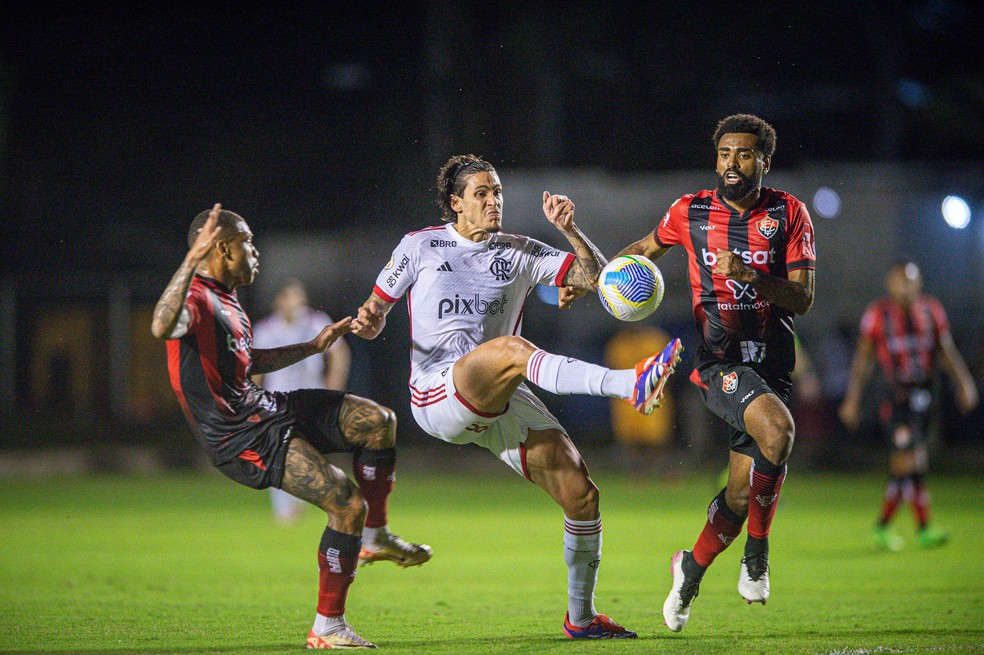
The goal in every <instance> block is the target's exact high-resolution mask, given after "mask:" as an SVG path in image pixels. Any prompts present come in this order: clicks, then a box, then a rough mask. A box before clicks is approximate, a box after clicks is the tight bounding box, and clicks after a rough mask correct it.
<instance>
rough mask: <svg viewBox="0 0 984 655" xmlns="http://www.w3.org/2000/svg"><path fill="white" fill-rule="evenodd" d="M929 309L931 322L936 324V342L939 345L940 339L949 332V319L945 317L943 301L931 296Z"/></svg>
mask: <svg viewBox="0 0 984 655" xmlns="http://www.w3.org/2000/svg"><path fill="white" fill-rule="evenodd" d="M929 310H930V313H931V314H932V316H933V323H934V324H935V325H936V342H937V345H939V342H940V339H941V338H942V337H944V336H946V335H948V334H950V319H949V318H947V315H946V310H945V309H943V303H941V302H940V301H939V300H937V299H936V298H931V299H930V302H929Z"/></svg>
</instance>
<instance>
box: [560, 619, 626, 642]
mask: <svg viewBox="0 0 984 655" xmlns="http://www.w3.org/2000/svg"><path fill="white" fill-rule="evenodd" d="M564 635H565V636H566V637H567V638H568V639H637V638H638V637H639V635H637V634H636V633H634V632H632V631H631V630H626V629H625V628H623V627H622V626H620V625H619V624H617V623H615V621H612V620H611V619H610V618H608V617H607V616H605V615H604V614H596V615H595V617H594V618H593V619H592V620H591V623H589V624H588V625H586V626H584V627H583V628H579V627H578V626H576V625H574V624H573V623H571V619H570V614H566V615H564Z"/></svg>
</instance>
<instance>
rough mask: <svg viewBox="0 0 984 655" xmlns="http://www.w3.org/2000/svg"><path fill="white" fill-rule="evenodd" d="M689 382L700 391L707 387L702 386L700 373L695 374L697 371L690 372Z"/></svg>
mask: <svg viewBox="0 0 984 655" xmlns="http://www.w3.org/2000/svg"><path fill="white" fill-rule="evenodd" d="M690 381H691V382H693V383H694V384H696V385H697V386H698V387H700V388H701V389H706V388H707V385H706V384H704V381H703V380H701V379H700V373H698V372H697V369H694V370H692V371H690Z"/></svg>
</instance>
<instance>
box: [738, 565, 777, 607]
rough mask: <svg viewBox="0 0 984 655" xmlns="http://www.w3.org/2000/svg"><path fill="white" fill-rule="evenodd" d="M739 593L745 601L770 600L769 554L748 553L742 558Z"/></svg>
mask: <svg viewBox="0 0 984 655" xmlns="http://www.w3.org/2000/svg"><path fill="white" fill-rule="evenodd" d="M738 593H739V594H741V597H742V598H744V599H745V602H746V603H748V604H749V605H751V604H752V603H762V604H763V605H765V601H767V600H769V556H768V555H764V554H763V555H746V556H745V557H742V558H741V571H740V572H739V573H738Z"/></svg>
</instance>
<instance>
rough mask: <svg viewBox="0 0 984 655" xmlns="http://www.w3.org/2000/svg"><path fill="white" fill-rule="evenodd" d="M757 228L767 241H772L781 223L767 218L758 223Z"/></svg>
mask: <svg viewBox="0 0 984 655" xmlns="http://www.w3.org/2000/svg"><path fill="white" fill-rule="evenodd" d="M755 227H756V228H757V229H758V231H759V234H761V235H762V236H764V237H765V238H766V239H771V238H772V235H774V234H775V233H776V230H778V229H779V221H777V220H776V219H774V218H768V217H766V218H763V219H762V220H760V221H759V222H757V223H756V224H755Z"/></svg>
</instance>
